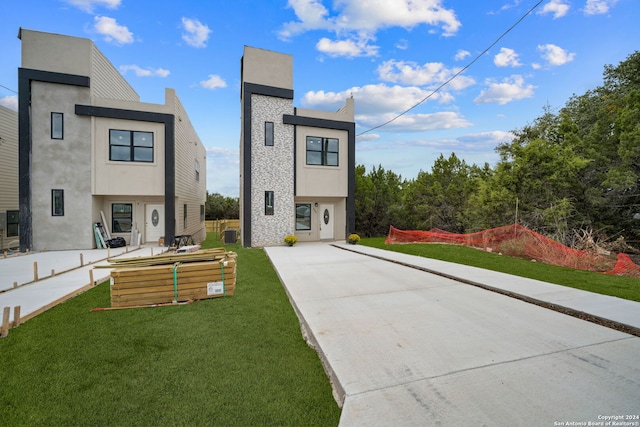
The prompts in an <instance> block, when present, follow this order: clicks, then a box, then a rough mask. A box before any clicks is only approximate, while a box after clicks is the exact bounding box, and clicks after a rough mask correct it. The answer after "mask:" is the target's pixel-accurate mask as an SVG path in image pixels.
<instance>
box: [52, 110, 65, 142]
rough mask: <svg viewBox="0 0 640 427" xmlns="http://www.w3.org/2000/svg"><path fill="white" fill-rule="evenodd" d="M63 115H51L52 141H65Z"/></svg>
mask: <svg viewBox="0 0 640 427" xmlns="http://www.w3.org/2000/svg"><path fill="white" fill-rule="evenodd" d="M63 117H64V116H63V114H62V113H51V139H63V137H64V121H63Z"/></svg>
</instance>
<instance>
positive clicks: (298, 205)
mask: <svg viewBox="0 0 640 427" xmlns="http://www.w3.org/2000/svg"><path fill="white" fill-rule="evenodd" d="M304 207H307V208H308V211H307V212H309V216H308V217H307V216H306V215H305V216H299V214H298V212H299V210H300V208H304ZM307 218H308V219H309V226H308V227H307V226H302V224H301V223H300V222H298V220H299V219H305V220H306V219H307ZM296 231H311V203H296Z"/></svg>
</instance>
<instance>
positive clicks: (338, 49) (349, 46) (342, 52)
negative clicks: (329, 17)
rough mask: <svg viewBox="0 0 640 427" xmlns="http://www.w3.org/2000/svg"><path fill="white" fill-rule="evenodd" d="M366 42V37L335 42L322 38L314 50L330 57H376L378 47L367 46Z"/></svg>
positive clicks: (367, 39)
mask: <svg viewBox="0 0 640 427" xmlns="http://www.w3.org/2000/svg"><path fill="white" fill-rule="evenodd" d="M368 41H369V38H367V37H363V38H358V39H352V40H336V41H331V40H329V39H328V38H326V37H323V38H321V39H320V41H318V43H317V44H316V49H317V50H318V51H319V52H322V53H325V54H327V55H329V56H332V57H338V56H346V57H350V58H353V57H358V56H376V55H377V54H378V48H379V47H378V46H373V45H369V44H368Z"/></svg>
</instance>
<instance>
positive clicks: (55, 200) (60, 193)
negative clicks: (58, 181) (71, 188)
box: [51, 190, 64, 216]
mask: <svg viewBox="0 0 640 427" xmlns="http://www.w3.org/2000/svg"><path fill="white" fill-rule="evenodd" d="M51 215H52V216H64V190H51Z"/></svg>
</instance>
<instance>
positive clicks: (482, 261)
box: [360, 237, 640, 301]
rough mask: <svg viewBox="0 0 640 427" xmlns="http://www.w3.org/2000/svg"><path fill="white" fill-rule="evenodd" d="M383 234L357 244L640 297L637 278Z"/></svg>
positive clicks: (613, 294) (630, 297) (576, 286)
mask: <svg viewBox="0 0 640 427" xmlns="http://www.w3.org/2000/svg"><path fill="white" fill-rule="evenodd" d="M384 241H385V238H384V237H372V238H364V239H362V240H360V244H361V245H366V246H371V247H374V248H379V249H386V250H389V251H396V252H402V253H405V254H410V255H417V256H421V257H425V258H433V259H438V260H442V261H450V262H455V263H458V264H464V265H470V266H474V267H481V268H486V269H487V270H494V271H500V272H503V273H509V274H513V275H516V276H521V277H528V278H530V279H537V280H542V281H545V282H550V283H555V284H558V285H563V286H568V287H571V288H576V289H582V290H585V291H590V292H596V293H599V294H604V295H611V296H614V297H619V298H624V299H628V300H632V301H640V279H636V278H632V277H621V276H612V275H608V274H602V273H594V272H591V271H583V270H573V269H571V268H566V267H557V266H555V265H549V264H543V263H540V262H532V261H529V260H524V259H520V258H512V257H507V256H503V255H498V254H495V253H490V252H485V251H481V250H478V249H473V248H469V247H466V246H458V245H442V244H433V243H429V244H426V243H411V244H401V245H386V244H385V243H384Z"/></svg>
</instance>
